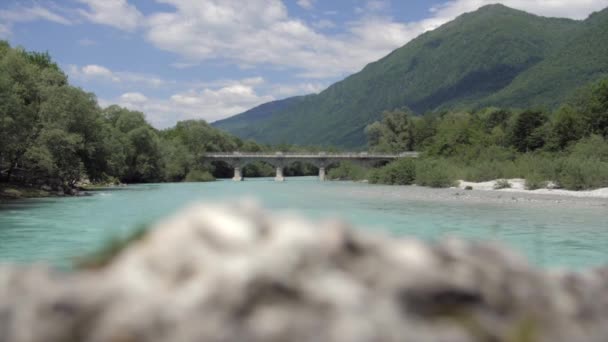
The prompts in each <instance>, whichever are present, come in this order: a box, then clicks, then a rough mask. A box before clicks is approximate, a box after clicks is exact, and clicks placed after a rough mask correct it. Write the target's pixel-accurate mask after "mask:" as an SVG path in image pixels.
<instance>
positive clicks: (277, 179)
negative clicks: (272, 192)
mask: <svg viewBox="0 0 608 342" xmlns="http://www.w3.org/2000/svg"><path fill="white" fill-rule="evenodd" d="M274 181H275V182H284V181H285V177H283V167H282V166H277V175H276V177H274Z"/></svg>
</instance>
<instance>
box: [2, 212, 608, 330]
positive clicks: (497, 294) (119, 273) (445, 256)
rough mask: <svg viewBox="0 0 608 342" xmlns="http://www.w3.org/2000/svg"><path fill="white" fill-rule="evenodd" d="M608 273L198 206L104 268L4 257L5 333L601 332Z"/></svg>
mask: <svg viewBox="0 0 608 342" xmlns="http://www.w3.org/2000/svg"><path fill="white" fill-rule="evenodd" d="M607 340H608V270H597V271H593V272H588V273H586V274H550V273H547V272H544V271H540V270H537V269H534V268H532V267H530V266H528V265H527V263H526V262H525V261H523V260H522V259H520V258H519V257H518V256H516V255H514V254H512V253H510V252H509V251H506V250H505V249H503V248H500V247H498V246H494V245H489V244H479V243H467V242H463V241H456V240H450V241H445V242H443V243H439V244H425V243H422V242H418V241H413V240H398V239H391V238H388V237H379V236H372V235H369V234H366V233H363V232H361V231H358V230H354V229H353V228H352V227H349V226H348V225H346V224H344V223H338V222H333V223H332V222H328V223H325V224H314V223H311V222H308V221H305V220H302V219H299V218H294V217H291V216H286V215H277V214H269V213H267V212H265V211H262V210H261V209H259V208H257V207H255V206H252V205H246V204H242V205H239V206H237V207H222V206H196V207H192V208H191V209H189V210H187V211H185V212H182V213H181V214H179V215H177V216H175V217H174V218H171V219H169V220H167V221H165V222H162V223H160V224H159V225H157V227H155V229H154V230H152V231H150V232H149V233H148V234H147V235H146V236H145V237H144V238H143V239H142V240H139V241H138V242H136V243H134V244H132V245H131V246H130V247H129V248H127V249H126V250H124V251H123V252H122V253H120V254H119V255H118V256H116V257H115V258H114V259H113V260H112V261H111V262H110V263H109V264H108V265H107V266H105V267H103V268H102V269H99V270H89V271H76V272H72V273H67V274H66V273H61V272H59V271H54V270H51V269H49V268H46V267H42V266H32V267H22V266H0V341H1V342H5V341H18V342H34V341H35V342H43V341H44V342H54V341H58V342H59V341H61V342H67V341H95V342H97V341H99V342H101V341H104V342H105V341H116V342H130V341H176V342H179V341H209V342H215V341H218V342H219V341H222V342H223V341H253V342H256V341H450V342H457V341H509V342H511V341H521V342H531V341H568V342H570V341H607Z"/></svg>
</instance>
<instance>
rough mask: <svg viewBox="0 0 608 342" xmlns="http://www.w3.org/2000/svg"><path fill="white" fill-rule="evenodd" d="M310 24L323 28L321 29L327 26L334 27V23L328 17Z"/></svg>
mask: <svg viewBox="0 0 608 342" xmlns="http://www.w3.org/2000/svg"><path fill="white" fill-rule="evenodd" d="M312 26H313V27H314V28H316V29H319V30H323V29H327V28H333V27H336V23H334V22H333V21H331V20H329V19H321V20H317V21H315V22H313V23H312Z"/></svg>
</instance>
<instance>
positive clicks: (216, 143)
mask: <svg viewBox="0 0 608 342" xmlns="http://www.w3.org/2000/svg"><path fill="white" fill-rule="evenodd" d="M241 147H242V148H243V149H245V150H252V151H260V150H262V149H263V148H265V147H262V146H260V145H257V144H256V143H254V142H251V141H248V142H245V143H243V142H242V141H241V140H240V139H238V138H236V137H234V136H231V135H229V134H227V133H225V132H221V131H219V130H217V129H215V128H213V127H211V126H210V125H209V124H207V123H206V122H204V121H202V120H198V121H197V120H191V121H184V122H179V123H178V124H177V125H176V126H175V127H173V128H170V129H167V130H165V131H162V132H159V131H158V130H156V129H155V128H153V127H152V126H151V125H150V124H149V123H148V122H147V121H146V119H145V115H144V114H143V113H141V112H137V111H131V110H128V109H125V108H121V107H119V106H115V105H114V106H110V107H108V108H105V109H103V110H102V109H101V108H99V105H98V103H97V99H96V98H95V95H93V94H91V93H86V92H84V91H82V90H81V89H79V88H76V87H72V86H70V85H69V84H68V83H67V77H66V76H65V74H64V73H63V72H62V71H61V70H60V69H59V67H58V66H57V64H56V63H55V62H53V61H52V59H51V57H50V56H49V55H48V53H36V52H26V51H23V50H21V49H13V48H11V47H10V45H8V43H6V42H0V183H11V184H15V183H18V184H20V185H22V186H42V185H46V186H50V187H51V188H53V189H54V190H63V191H71V190H72V189H73V188H74V187H75V186H76V184H77V183H78V182H79V181H80V180H84V179H88V180H90V181H93V182H99V183H104V182H108V181H110V180H115V179H118V180H120V181H121V182H127V183H145V182H162V181H183V180H188V181H205V180H210V179H213V177H212V176H211V173H212V172H214V171H216V170H217V169H218V168H216V167H214V166H211V165H204V164H203V162H202V160H201V158H200V157H201V156H202V155H203V154H204V153H205V152H209V151H228V152H229V151H235V150H237V149H239V148H241Z"/></svg>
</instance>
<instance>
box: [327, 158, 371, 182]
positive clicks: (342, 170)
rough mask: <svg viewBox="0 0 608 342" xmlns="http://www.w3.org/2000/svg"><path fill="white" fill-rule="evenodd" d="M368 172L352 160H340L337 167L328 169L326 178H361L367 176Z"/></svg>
mask: <svg viewBox="0 0 608 342" xmlns="http://www.w3.org/2000/svg"><path fill="white" fill-rule="evenodd" d="M367 175H368V172H367V170H366V169H364V168H363V167H361V166H359V165H356V164H354V163H352V162H341V163H340V165H338V167H335V168H333V169H330V170H329V172H328V173H327V178H329V179H333V180H352V181H357V180H363V179H365V178H366V177H367Z"/></svg>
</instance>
